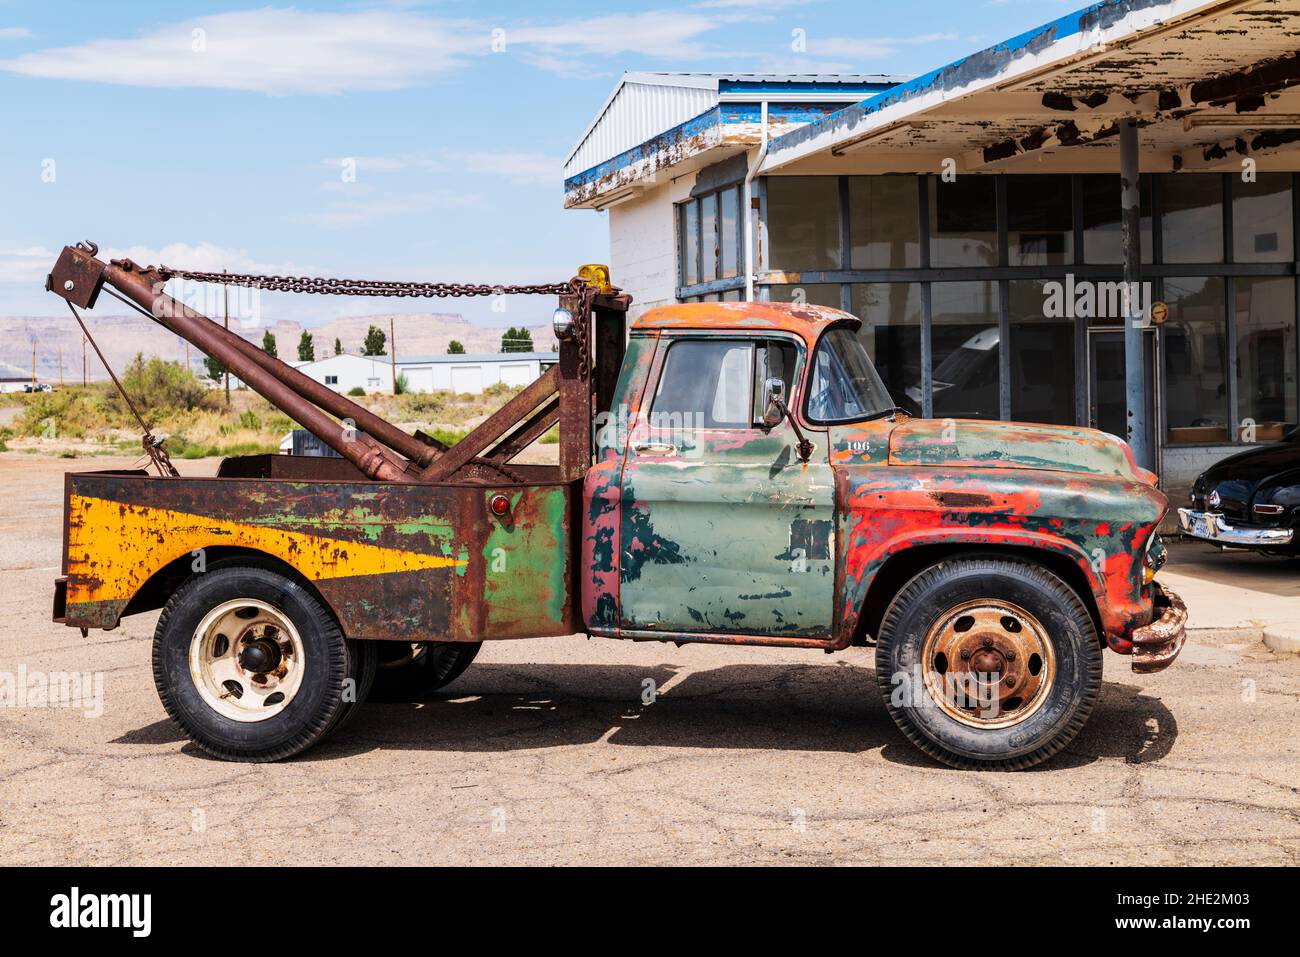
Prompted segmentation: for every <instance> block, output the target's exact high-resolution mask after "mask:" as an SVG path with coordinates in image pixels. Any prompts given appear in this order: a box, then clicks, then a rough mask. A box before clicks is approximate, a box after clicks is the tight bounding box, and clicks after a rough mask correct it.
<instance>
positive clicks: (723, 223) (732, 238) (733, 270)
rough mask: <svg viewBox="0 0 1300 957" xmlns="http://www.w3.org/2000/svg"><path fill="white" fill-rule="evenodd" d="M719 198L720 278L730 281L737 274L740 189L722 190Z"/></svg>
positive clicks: (738, 270)
mask: <svg viewBox="0 0 1300 957" xmlns="http://www.w3.org/2000/svg"><path fill="white" fill-rule="evenodd" d="M718 197H719V214H718V215H719V244H718V245H719V247H720V249H721V260H722V277H721V278H723V279H732V278H734V277H735V276H736V275H737V274H738V273H739V272H740V269H739V265H738V262H739V260H738V259H737V256H736V250H737V246H738V237H739V235H740V234H739V228H740V223H739V215H740V187H738V186H737V187H733V188H731V189H724V190H723V191H722V192H721V193H719V194H718Z"/></svg>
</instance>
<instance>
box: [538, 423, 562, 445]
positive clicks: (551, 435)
mask: <svg viewBox="0 0 1300 957" xmlns="http://www.w3.org/2000/svg"><path fill="white" fill-rule="evenodd" d="M538 441H539V442H540V443H541V444H542V445H559V444H560V429H559V426H555V425H553V426H551V427H550V428H549V429H547V430H546V433H545V434H544V435H543V436H542V437H541V438H540V439H538Z"/></svg>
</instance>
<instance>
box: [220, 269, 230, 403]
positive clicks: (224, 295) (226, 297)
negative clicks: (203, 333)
mask: <svg viewBox="0 0 1300 957" xmlns="http://www.w3.org/2000/svg"><path fill="white" fill-rule="evenodd" d="M221 274H222V275H223V276H224V275H225V274H226V271H225V270H224V269H223V270H221ZM221 311H222V313H223V314H224V316H225V325H226V331H227V332H229V331H230V287H229V286H227V285H226V284H225V283H224V282H223V283H222V284H221ZM224 378H225V380H226V408H227V409H228V408H230V370H229V369H226V370H225V376H224Z"/></svg>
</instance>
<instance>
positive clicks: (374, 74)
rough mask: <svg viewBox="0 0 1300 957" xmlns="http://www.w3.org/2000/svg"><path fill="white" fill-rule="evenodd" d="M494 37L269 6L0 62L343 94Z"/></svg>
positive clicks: (425, 23)
mask: <svg viewBox="0 0 1300 957" xmlns="http://www.w3.org/2000/svg"><path fill="white" fill-rule="evenodd" d="M196 31H201V33H196ZM475 33H478V35H477V36H475ZM487 44H488V37H487V34H486V33H483V32H481V31H473V30H472V29H471V26H470V25H469V24H467V23H466V22H464V21H441V20H434V19H431V18H428V17H423V16H416V15H413V14H406V13H389V12H383V11H373V12H363V13H314V12H312V13H309V12H304V11H300V10H293V9H287V10H277V9H272V8H267V9H263V10H249V11H242V12H236V13H222V14H217V15H215V16H210V17H199V18H197V19H194V20H186V21H183V22H180V23H174V24H171V25H169V26H166V27H162V28H160V29H158V30H156V31H154V32H153V33H149V34H146V35H144V36H141V37H137V38H135V39H129V40H95V41H92V42H90V43H86V44H82V45H80V46H73V47H63V48H58V49H47V50H37V51H35V52H32V53H27V54H24V55H22V56H19V57H15V58H13V59H10V60H0V68H3V69H6V70H9V71H11V72H14V73H21V74H24V75H26V76H35V77H52V78H59V79H68V80H88V81H93V82H99V83H119V84H127V85H133V86H164V87H220V88H224V89H234V90H249V91H254V92H259V93H271V94H293V93H342V92H345V91H348V90H393V89H400V88H403V87H407V86H411V85H414V84H417V83H420V82H425V81H427V80H429V79H430V78H432V77H434V76H436V75H438V74H441V73H445V72H447V71H449V70H454V69H456V68H457V67H459V66H461V65H462V64H463V63H464V62H465V60H466V58H467V57H468V56H469V55H470V54H471V53H473V52H477V51H476V50H475V47H478V48H482V49H483V50H486V48H487ZM199 47H201V49H199Z"/></svg>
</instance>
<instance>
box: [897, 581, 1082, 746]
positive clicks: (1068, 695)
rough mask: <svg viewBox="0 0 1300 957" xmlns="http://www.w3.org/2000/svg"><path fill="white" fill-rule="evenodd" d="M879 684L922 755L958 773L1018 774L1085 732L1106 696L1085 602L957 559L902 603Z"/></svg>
mask: <svg viewBox="0 0 1300 957" xmlns="http://www.w3.org/2000/svg"><path fill="white" fill-rule="evenodd" d="M876 679H877V681H878V682H879V684H880V688H881V691H882V692H883V694H884V696H885V701H886V706H887V707H888V709H889V713H890V715H891V716H892V717H893V719H894V721H895V722H896V723H897V724H898V726H899V728H900V729H901V730H902V731H903V733H904V734H905V735H907V737H908V739H909V740H911V741H912V743H913V744H915V745H917V747H919V748H920V749H921V750H922V751H924V752H925V753H927V754H929V755H931V756H932V757H934V758H936V759H938V760H939V761H942V762H943V763H945V764H948V765H950V766H952V767H956V768H984V769H992V770H1017V769H1021V768H1028V767H1032V766H1033V765H1035V764H1038V763H1040V762H1042V761H1045V760H1047V759H1048V758H1049V757H1051V756H1052V755H1053V754H1056V753H1057V752H1058V751H1060V750H1061V749H1062V748H1064V747H1065V746H1066V745H1067V744H1069V743H1070V741H1071V740H1073V739H1074V737H1075V735H1077V734H1078V733H1079V731H1080V730H1081V729H1082V728H1083V725H1084V723H1085V722H1086V721H1087V719H1088V716H1089V715H1090V714H1091V713H1092V709H1093V706H1094V705H1095V704H1096V702H1097V698H1098V696H1099V694H1100V692H1101V646H1100V643H1099V642H1098V640H1097V632H1096V628H1095V627H1094V625H1093V621H1092V617H1091V616H1090V615H1089V613H1088V610H1087V608H1086V607H1085V606H1084V604H1083V602H1082V601H1081V600H1080V599H1079V596H1078V595H1077V594H1076V593H1075V592H1074V590H1073V589H1072V588H1070V587H1069V586H1068V585H1067V584H1065V582H1063V581H1062V580H1061V579H1060V578H1059V577H1057V576H1056V575H1055V574H1053V573H1052V572H1051V571H1049V570H1048V569H1046V568H1044V567H1042V566H1041V565H1037V564H1034V563H1032V562H1026V561H1021V560H1019V559H1011V558H975V557H971V558H958V559H953V560H951V561H946V562H941V563H939V564H937V565H934V566H931V567H930V568H927V569H926V570H924V571H923V572H921V573H920V574H919V575H917V576H916V577H915V578H913V579H912V580H911V581H910V582H908V583H907V585H906V586H904V588H903V589H902V591H900V592H899V594H898V595H897V597H895V599H894V601H893V602H892V604H891V605H890V606H889V609H888V611H886V613H885V617H884V620H883V621H882V622H881V626H880V640H879V644H878V645H877V647H876Z"/></svg>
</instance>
